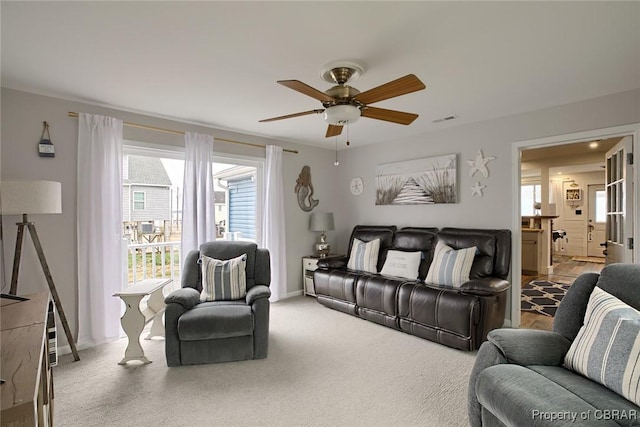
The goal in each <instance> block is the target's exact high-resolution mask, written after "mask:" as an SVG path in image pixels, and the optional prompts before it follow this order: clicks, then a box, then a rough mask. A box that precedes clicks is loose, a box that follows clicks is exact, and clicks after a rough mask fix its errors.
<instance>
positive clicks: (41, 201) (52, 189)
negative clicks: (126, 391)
mask: <svg viewBox="0 0 640 427" xmlns="http://www.w3.org/2000/svg"><path fill="white" fill-rule="evenodd" d="M1 189H2V193H1V195H0V196H1V198H0V202H1V203H2V214H3V215H22V222H18V223H16V225H17V226H18V236H17V238H16V250H15V253H14V257H13V272H12V273H11V288H10V291H9V293H10V294H12V295H17V292H18V273H19V271H20V258H21V255H22V241H23V240H24V234H25V228H27V229H28V230H29V233H30V234H31V240H32V241H33V245H34V246H35V248H36V253H37V254H38V259H39V260H40V265H41V266H42V271H43V272H44V276H45V278H46V279H47V283H48V284H49V291H50V292H51V297H52V299H53V302H54V304H55V305H56V310H57V311H58V315H59V316H60V322H61V323H62V327H63V328H64V332H65V334H66V336H67V341H68V342H69V346H71V351H72V353H73V358H74V359H75V360H80V356H79V355H78V350H77V349H76V344H75V341H74V339H73V335H71V330H70V329H69V323H68V322H67V316H66V315H65V314H64V310H63V309H62V304H61V303H60V297H59V296H58V291H57V290H56V285H55V284H54V283H53V277H52V276H51V271H50V270H49V265H48V264H47V260H46V258H45V257H44V252H43V250H42V245H41V244H40V238H38V233H37V231H36V225H35V223H33V222H29V220H28V218H27V215H30V214H34V215H35V214H60V213H62V190H61V184H60V183H59V182H54V181H2V184H1Z"/></svg>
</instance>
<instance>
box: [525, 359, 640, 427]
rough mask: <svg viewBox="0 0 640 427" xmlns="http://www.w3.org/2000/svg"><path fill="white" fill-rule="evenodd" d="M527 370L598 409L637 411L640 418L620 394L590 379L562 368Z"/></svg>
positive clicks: (631, 405) (537, 366)
mask: <svg viewBox="0 0 640 427" xmlns="http://www.w3.org/2000/svg"><path fill="white" fill-rule="evenodd" d="M527 368H529V369H531V370H532V371H534V372H537V373H538V374H540V375H542V376H543V377H545V378H547V379H548V380H551V381H553V382H554V383H556V384H558V385H560V386H561V387H562V388H564V389H566V390H567V391H569V392H570V393H573V394H575V395H576V396H579V397H580V398H581V399H582V400H584V401H585V402H587V403H589V404H591V405H593V406H594V407H596V408H598V409H601V410H605V409H609V410H619V411H626V412H627V413H630V412H631V411H636V418H640V411H638V407H637V406H636V405H634V404H633V403H631V402H629V401H628V400H627V399H625V398H623V397H622V396H620V395H619V394H618V393H615V392H613V391H611V390H609V389H608V388H606V387H604V386H602V385H600V384H598V383H596V382H594V381H591V380H590V379H589V378H585V377H583V376H582V375H576V374H575V373H574V372H572V371H570V370H568V369H565V368H563V367H561V366H540V365H532V366H527ZM623 424H624V423H623ZM627 424H630V423H627Z"/></svg>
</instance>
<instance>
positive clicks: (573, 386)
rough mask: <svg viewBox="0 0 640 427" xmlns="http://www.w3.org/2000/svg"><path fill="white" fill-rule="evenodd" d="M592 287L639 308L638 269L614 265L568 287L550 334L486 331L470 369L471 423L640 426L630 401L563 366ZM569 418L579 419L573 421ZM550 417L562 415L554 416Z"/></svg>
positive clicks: (637, 412)
mask: <svg viewBox="0 0 640 427" xmlns="http://www.w3.org/2000/svg"><path fill="white" fill-rule="evenodd" d="M596 285H597V286H598V287H599V288H600V289H602V290H604V291H606V292H608V293H609V294H611V295H614V296H615V297H617V298H618V299H620V300H621V301H623V302H624V303H626V304H628V305H630V306H631V307H633V308H635V309H640V265H636V264H611V265H608V266H607V267H605V268H604V269H603V270H602V272H601V273H600V274H595V273H585V274H582V275H580V276H579V277H578V278H577V279H576V280H575V282H573V284H572V285H571V287H570V288H569V290H568V292H567V294H566V295H565V297H564V298H563V299H562V302H561V303H560V307H559V308H558V311H557V313H556V316H555V318H554V320H553V331H538V330H532V329H495V330H493V331H491V332H490V333H489V335H488V336H487V338H488V341H487V342H485V343H483V344H482V346H481V347H480V350H479V351H478V356H477V357H476V362H475V365H474V367H473V370H472V371H471V378H470V381H469V391H468V411H469V422H470V425H471V426H473V427H477V426H504V425H536V426H545V425H548V426H559V425H581V426H582V425H598V426H604V425H612V426H615V425H640V408H638V406H636V405H635V404H634V403H633V402H631V401H629V400H627V399H625V398H624V397H622V396H620V395H619V394H617V393H615V392H614V391H612V390H610V389H608V388H606V387H605V386H603V385H601V384H598V383H596V382H594V381H591V380H590V379H589V378H586V377H584V376H582V375H579V374H577V373H574V372H573V371H570V370H568V369H566V368H565V367H564V366H563V363H564V356H565V355H566V353H567V351H568V350H569V348H570V347H571V343H572V342H573V340H574V339H575V338H576V336H577V335H578V331H579V330H580V328H581V327H582V324H583V322H584V317H585V312H586V308H587V303H588V302H589V297H590V295H591V293H592V292H593V289H594V287H595V286H596ZM606 411H609V412H606ZM610 411H618V412H616V414H618V415H617V416H616V417H615V419H612V418H607V414H609V415H611V414H613V412H610ZM573 414H575V415H576V416H577V417H578V418H577V420H572V419H571V418H570V417H571V416H573ZM554 415H555V416H556V417H565V418H555V419H551V417H552V416H554ZM581 417H582V418H581ZM625 417H628V418H626V419H625Z"/></svg>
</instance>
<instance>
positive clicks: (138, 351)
mask: <svg viewBox="0 0 640 427" xmlns="http://www.w3.org/2000/svg"><path fill="white" fill-rule="evenodd" d="M172 282H173V280H171V279H145V280H142V281H140V282H138V283H136V284H134V285H131V286H129V287H128V288H127V289H124V290H122V291H120V292H116V293H115V294H113V296H114V297H120V299H122V301H124V303H125V304H126V310H125V312H124V315H123V316H122V318H121V319H120V323H121V324H122V329H124V331H125V332H126V334H127V337H128V338H129V344H128V345H127V349H126V350H125V352H124V358H123V359H122V360H121V361H120V362H118V364H119V365H124V364H126V363H127V362H128V361H130V360H140V361H141V362H143V363H151V360H149V359H147V357H146V356H145V355H144V350H143V349H142V346H141V345H140V334H142V330H143V329H144V326H145V325H146V324H147V323H148V322H150V321H153V323H152V324H151V330H150V331H149V335H147V336H146V337H145V339H147V340H148V339H151V337H156V336H157V337H164V325H163V323H162V315H163V313H164V310H165V304H164V294H163V292H162V289H163V288H164V287H165V286H167V285H169V284H170V283H172ZM146 296H149V299H148V300H147V301H146V304H145V303H142V299H143V298H144V297H146ZM141 303H142V304H141Z"/></svg>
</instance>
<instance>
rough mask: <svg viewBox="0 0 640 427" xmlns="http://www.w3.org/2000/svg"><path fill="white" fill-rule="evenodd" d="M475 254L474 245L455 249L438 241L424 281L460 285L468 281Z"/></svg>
mask: <svg viewBox="0 0 640 427" xmlns="http://www.w3.org/2000/svg"><path fill="white" fill-rule="evenodd" d="M475 256H476V247H475V246H472V247H470V248H464V249H458V250H455V249H453V248H451V247H449V246H447V245H445V244H444V243H442V242H441V241H438V243H437V244H436V250H435V252H434V254H433V261H432V262H431V265H430V266H429V273H427V278H426V279H425V282H427V283H433V284H435V285H445V286H453V287H456V288H457V287H460V285H462V284H463V283H465V282H468V281H469V273H470V272H471V266H472V265H473V258H474V257H475Z"/></svg>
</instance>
